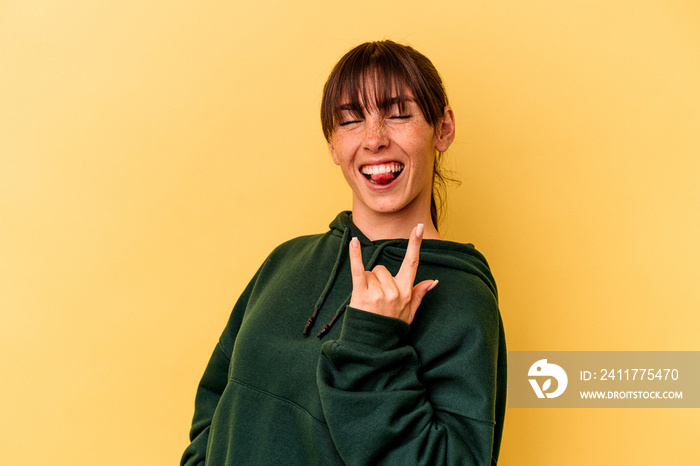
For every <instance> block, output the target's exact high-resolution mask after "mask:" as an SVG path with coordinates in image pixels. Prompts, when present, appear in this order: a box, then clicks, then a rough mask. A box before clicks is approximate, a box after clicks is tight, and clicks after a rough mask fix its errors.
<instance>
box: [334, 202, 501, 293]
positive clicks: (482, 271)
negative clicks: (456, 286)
mask: <svg viewBox="0 0 700 466" xmlns="http://www.w3.org/2000/svg"><path fill="white" fill-rule="evenodd" d="M329 227H330V229H331V231H332V233H333V234H335V235H339V236H341V237H342V236H343V234H344V232H345V231H346V230H348V231H349V236H350V238H352V237H357V238H358V239H359V241H360V244H361V245H362V246H363V247H365V246H368V247H370V248H380V247H381V248H382V251H381V254H386V255H387V256H390V257H392V258H394V259H399V260H403V257H404V256H405V255H406V248H407V247H408V239H385V240H384V239H383V240H377V241H370V240H369V239H368V238H367V237H366V236H365V235H364V234H363V233H362V232H361V231H360V230H359V229H358V228H357V226H356V225H355V224H354V223H352V213H351V212H350V211H344V212H341V213H340V214H338V216H336V217H335V219H334V220H333V221H332V222H331V224H330V225H329ZM348 241H349V240H348ZM423 264H425V265H432V266H437V267H447V268H451V269H456V270H461V271H463V272H467V273H470V274H472V275H476V276H477V277H479V278H480V279H481V280H482V281H483V282H484V283H485V284H486V285H487V286H488V287H489V289H490V290H491V292H492V293H493V295H494V297H496V298H497V297H498V290H497V288H496V282H495V280H494V278H493V275H491V269H490V268H489V265H488V263H487V262H486V258H485V257H484V256H483V255H482V254H481V253H480V252H479V251H477V250H476V248H475V247H474V245H473V244H471V243H465V244H463V243H456V242H453V241H445V240H438V239H424V240H423V241H422V243H421V247H420V265H419V266H418V267H419V269H420V266H421V265H423ZM372 265H374V264H372Z"/></svg>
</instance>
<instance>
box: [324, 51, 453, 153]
mask: <svg viewBox="0 0 700 466" xmlns="http://www.w3.org/2000/svg"><path fill="white" fill-rule="evenodd" d="M425 69H428V74H430V75H431V76H428V77H426V76H424V73H425V72H424V71H422V70H425ZM426 78H429V79H426ZM436 78H437V81H435V79H436ZM429 81H432V82H433V83H435V84H437V89H431V85H430V84H429ZM435 84H433V86H432V87H436V85H435ZM409 94H413V96H412V97H411V96H410V95H409ZM409 100H414V101H415V102H416V104H417V105H418V107H419V108H420V110H421V112H423V116H424V117H425V119H426V121H427V122H428V123H429V124H430V125H431V126H433V127H435V126H436V125H437V123H438V121H439V119H440V118H441V117H442V114H443V109H444V107H445V105H447V99H446V97H445V92H444V89H443V88H442V81H441V80H440V77H439V75H438V74H437V71H436V70H435V68H434V67H433V65H432V63H430V61H429V60H428V59H427V58H426V57H424V56H423V55H421V54H420V53H418V52H416V51H415V50H413V49H412V48H410V47H407V46H403V45H399V44H396V43H394V42H391V41H383V42H370V43H366V44H362V45H361V46H359V47H357V48H355V49H353V50H351V51H350V52H348V53H347V54H346V55H345V56H344V57H343V58H342V59H341V60H340V61H339V62H338V64H337V65H336V66H335V68H334V69H333V71H332V72H331V74H330V76H329V78H328V81H327V82H326V85H325V87H324V89H323V100H322V103H321V125H322V128H323V133H324V136H325V137H326V139H327V140H330V138H331V135H332V134H333V130H334V128H335V126H336V124H337V123H338V122H339V121H340V118H341V114H342V112H343V111H350V112H351V113H352V114H353V116H357V117H361V116H363V115H364V114H365V112H366V111H368V110H369V111H372V110H377V111H379V112H382V113H386V112H389V111H390V110H391V108H392V107H393V106H394V105H398V106H399V111H401V112H403V111H404V110H405V105H406V102H408V101H409Z"/></svg>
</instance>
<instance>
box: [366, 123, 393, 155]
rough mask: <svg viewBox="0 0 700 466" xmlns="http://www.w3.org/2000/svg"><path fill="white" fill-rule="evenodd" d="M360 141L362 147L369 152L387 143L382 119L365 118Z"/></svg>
mask: <svg viewBox="0 0 700 466" xmlns="http://www.w3.org/2000/svg"><path fill="white" fill-rule="evenodd" d="M362 143H363V147H364V148H365V149H366V150H368V151H370V152H378V151H379V150H381V149H383V148H385V147H387V146H388V145H389V137H388V134H387V130H386V126H385V125H384V121H383V120H382V119H380V118H371V119H368V120H367V122H366V124H365V134H364V138H363V141H362Z"/></svg>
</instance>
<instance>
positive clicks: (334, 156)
mask: <svg viewBox="0 0 700 466" xmlns="http://www.w3.org/2000/svg"><path fill="white" fill-rule="evenodd" d="M328 149H329V150H330V151H331V157H332V158H333V163H335V164H336V165H340V162H339V161H338V156H337V155H336V153H335V149H334V148H333V138H332V137H331V139H330V141H328Z"/></svg>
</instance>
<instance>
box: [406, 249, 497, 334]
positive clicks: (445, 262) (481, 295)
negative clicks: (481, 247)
mask: <svg viewBox="0 0 700 466" xmlns="http://www.w3.org/2000/svg"><path fill="white" fill-rule="evenodd" d="M426 246H427V247H426V249H425V251H423V250H421V265H420V267H419V272H420V273H421V279H431V278H437V279H438V280H439V283H438V285H437V286H436V287H435V288H434V289H432V290H431V291H430V292H429V293H428V294H427V295H426V296H425V298H424V299H423V302H422V303H421V307H420V309H419V310H418V313H417V314H416V320H415V321H414V323H415V324H417V325H416V326H415V327H416V330H418V331H421V332H422V331H425V332H434V331H435V330H436V329H440V330H439V331H440V332H442V333H443V334H444V335H445V336H448V335H451V336H452V337H453V338H457V339H460V338H464V336H465V334H481V335H497V334H498V332H499V327H500V320H501V316H500V311H499V307H498V294H497V289H496V282H495V280H494V278H493V275H492V273H491V269H490V268H489V266H488V263H487V262H486V259H485V258H484V256H483V255H482V254H481V253H479V251H477V250H476V249H475V248H474V246H472V245H471V244H460V243H451V242H447V241H440V242H436V243H432V244H426ZM421 267H422V268H423V270H422V271H421Z"/></svg>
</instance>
